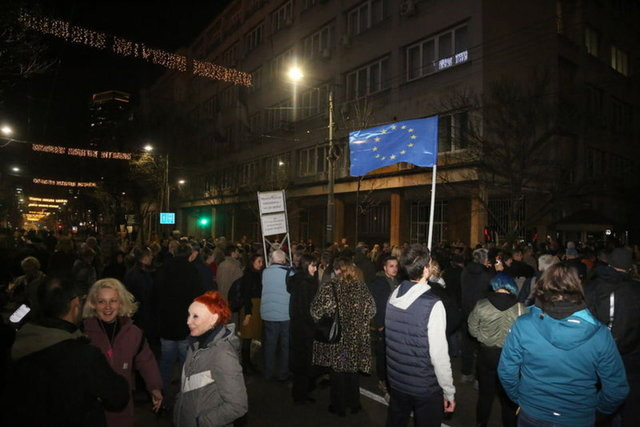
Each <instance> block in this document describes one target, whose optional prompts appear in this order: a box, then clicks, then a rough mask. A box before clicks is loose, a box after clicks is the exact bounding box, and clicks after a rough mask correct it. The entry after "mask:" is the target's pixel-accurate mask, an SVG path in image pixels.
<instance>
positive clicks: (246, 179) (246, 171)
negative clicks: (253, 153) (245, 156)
mask: <svg viewBox="0 0 640 427" xmlns="http://www.w3.org/2000/svg"><path fill="white" fill-rule="evenodd" d="M257 172H258V162H257V161H255V160H254V161H252V162H248V163H244V164H243V165H242V167H241V168H240V177H239V179H238V184H239V185H241V186H245V185H250V184H253V182H254V181H255V180H256V177H257V176H258V174H257Z"/></svg>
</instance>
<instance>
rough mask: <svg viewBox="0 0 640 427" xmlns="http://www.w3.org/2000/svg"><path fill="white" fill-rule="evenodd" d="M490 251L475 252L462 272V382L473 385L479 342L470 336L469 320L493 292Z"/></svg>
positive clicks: (479, 250)
mask: <svg viewBox="0 0 640 427" xmlns="http://www.w3.org/2000/svg"><path fill="white" fill-rule="evenodd" d="M489 267H490V263H489V251H488V250H486V249H484V248H479V249H476V250H475V251H473V262H471V263H470V264H469V265H467V266H466V267H465V269H464V270H463V271H462V278H461V293H462V314H463V317H464V318H463V319H462V327H463V329H464V330H463V331H462V382H465V383H471V382H473V380H474V375H473V372H474V361H475V353H476V350H477V346H478V341H477V340H476V339H475V338H473V337H472V336H471V335H469V330H468V328H467V319H468V318H469V314H470V313H471V311H472V310H473V307H475V305H476V303H477V302H478V301H480V300H481V299H484V298H487V297H488V296H489V293H490V292H491V283H490V281H491V277H493V274H492V272H491V269H490V268H489Z"/></svg>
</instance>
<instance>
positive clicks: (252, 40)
mask: <svg viewBox="0 0 640 427" xmlns="http://www.w3.org/2000/svg"><path fill="white" fill-rule="evenodd" d="M263 28H264V24H263V23H260V24H259V25H257V26H256V27H254V28H253V29H252V30H251V31H249V34H247V36H246V38H245V40H246V43H247V52H251V51H252V50H254V49H255V48H257V47H258V46H260V43H261V42H262V31H263Z"/></svg>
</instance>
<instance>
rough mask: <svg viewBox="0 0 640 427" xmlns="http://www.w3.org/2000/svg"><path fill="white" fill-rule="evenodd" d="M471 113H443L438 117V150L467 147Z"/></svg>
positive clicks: (442, 151) (441, 151)
mask: <svg viewBox="0 0 640 427" xmlns="http://www.w3.org/2000/svg"><path fill="white" fill-rule="evenodd" d="M468 132H469V113H468V112H467V111H461V112H458V113H452V114H446V115H441V116H440V117H439V118H438V152H439V153H444V152H447V151H456V150H462V149H464V148H466V147H467V135H468Z"/></svg>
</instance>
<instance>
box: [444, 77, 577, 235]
mask: <svg viewBox="0 0 640 427" xmlns="http://www.w3.org/2000/svg"><path fill="white" fill-rule="evenodd" d="M569 105H570V104H567V103H563V102H559V96H558V94H557V93H556V92H554V91H553V88H552V87H551V82H550V79H549V78H548V76H547V75H536V76H534V77H533V78H532V79H530V80H529V81H527V82H526V83H525V82H521V81H516V80H512V79H502V80H499V81H495V82H493V83H490V84H489V85H488V87H487V88H486V89H485V91H484V92H483V93H481V94H475V93H471V92H468V91H462V92H457V93H455V94H454V95H452V96H451V97H449V98H448V99H446V100H445V102H444V105H443V107H444V111H449V112H451V114H448V115H442V116H441V119H440V125H439V128H440V138H439V139H440V143H441V144H443V141H444V142H445V143H453V144H455V145H456V146H457V147H458V148H464V149H465V150H463V151H462V152H461V153H460V154H458V155H453V156H449V157H444V159H445V160H446V161H445V166H446V163H448V162H449V161H451V163H452V164H455V163H457V162H459V163H461V164H465V165H467V166H471V168H470V169H471V170H473V174H475V176H470V177H469V179H468V180H467V181H468V182H474V183H476V184H477V185H479V186H480V188H481V189H484V190H485V191H478V187H477V185H476V184H474V185H473V187H472V188H467V190H468V194H469V195H470V196H471V197H475V198H477V199H478V200H479V201H480V202H481V204H482V205H483V207H484V209H485V210H486V212H487V213H488V215H489V218H490V220H491V222H493V223H494V224H496V225H497V226H498V228H499V229H497V230H495V231H496V232H497V233H498V234H499V235H502V236H505V238H506V239H507V240H508V241H510V242H513V241H515V240H516V239H517V238H519V237H522V236H523V233H524V231H525V229H526V227H527V226H530V225H531V224H532V221H533V220H534V219H539V218H540V217H542V216H544V215H545V214H546V213H547V212H548V211H549V209H550V207H551V206H553V203H554V202H556V201H557V200H558V199H560V198H562V197H564V196H566V194H567V192H569V191H571V190H572V188H571V185H570V180H569V178H568V176H567V174H566V172H567V171H568V170H570V168H569V167H568V164H569V162H568V159H569V158H570V157H571V156H570V150H571V148H572V147H571V145H570V142H571V140H572V139H571V138H570V136H571V134H570V132H569V129H570V122H571V120H572V119H573V116H574V114H575V112H574V111H572V109H571V108H568V106H569ZM442 149H443V147H440V151H442ZM487 194H490V195H492V196H494V197H500V198H501V199H502V200H503V201H505V202H506V203H504V204H503V208H504V210H500V211H498V210H497V209H493V208H492V206H491V205H490V204H489V202H488V197H486V195H487ZM531 196H535V199H536V202H535V205H536V209H527V211H528V213H529V215H528V216H527V218H526V219H524V215H523V212H524V210H525V205H524V203H525V199H526V198H528V197H531Z"/></svg>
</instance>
